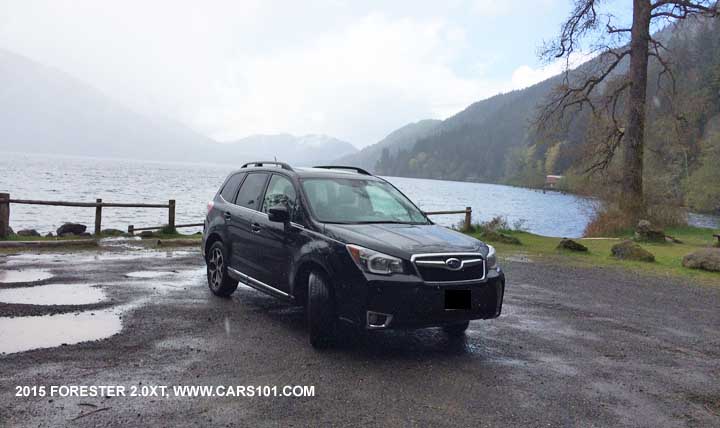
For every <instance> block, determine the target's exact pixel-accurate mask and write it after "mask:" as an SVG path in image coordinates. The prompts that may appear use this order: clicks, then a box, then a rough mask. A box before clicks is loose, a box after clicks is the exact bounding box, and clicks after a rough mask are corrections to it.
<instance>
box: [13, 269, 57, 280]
mask: <svg viewBox="0 0 720 428" xmlns="http://www.w3.org/2000/svg"><path fill="white" fill-rule="evenodd" d="M52 277H53V274H51V273H50V272H48V271H46V270H42V269H23V270H3V271H0V284H12V283H14V282H36V281H42V280H44V279H49V278H52Z"/></svg>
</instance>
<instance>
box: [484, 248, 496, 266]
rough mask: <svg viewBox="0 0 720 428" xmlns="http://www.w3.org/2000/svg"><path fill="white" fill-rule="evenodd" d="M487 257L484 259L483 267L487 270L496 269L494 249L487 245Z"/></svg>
mask: <svg viewBox="0 0 720 428" xmlns="http://www.w3.org/2000/svg"><path fill="white" fill-rule="evenodd" d="M487 247H488V253H487V257H485V265H486V266H487V268H488V269H497V255H496V254H495V247H493V246H492V245H488V246H487Z"/></svg>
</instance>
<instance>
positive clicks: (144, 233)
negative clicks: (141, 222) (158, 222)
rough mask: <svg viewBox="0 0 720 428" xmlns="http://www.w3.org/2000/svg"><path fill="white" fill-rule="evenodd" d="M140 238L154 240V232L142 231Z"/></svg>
mask: <svg viewBox="0 0 720 428" xmlns="http://www.w3.org/2000/svg"><path fill="white" fill-rule="evenodd" d="M140 237H141V238H154V237H155V232H153V231H152V230H143V231H142V232H140Z"/></svg>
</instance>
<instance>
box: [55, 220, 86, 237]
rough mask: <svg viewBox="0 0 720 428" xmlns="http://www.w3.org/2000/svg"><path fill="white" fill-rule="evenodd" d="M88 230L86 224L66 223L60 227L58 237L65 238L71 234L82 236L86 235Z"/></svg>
mask: <svg viewBox="0 0 720 428" xmlns="http://www.w3.org/2000/svg"><path fill="white" fill-rule="evenodd" d="M86 229H87V226H85V225H84V224H78V223H65V224H63V225H62V226H60V227H58V229H57V234H58V236H65V235H69V234H73V235H80V234H82V233H84V232H85V230H86Z"/></svg>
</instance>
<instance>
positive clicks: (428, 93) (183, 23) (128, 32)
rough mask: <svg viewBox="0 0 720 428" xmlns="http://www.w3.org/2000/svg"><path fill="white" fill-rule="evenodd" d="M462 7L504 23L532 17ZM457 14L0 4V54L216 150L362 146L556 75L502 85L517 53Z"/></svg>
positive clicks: (406, 7)
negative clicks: (255, 142)
mask: <svg viewBox="0 0 720 428" xmlns="http://www.w3.org/2000/svg"><path fill="white" fill-rule="evenodd" d="M469 1H473V0H469ZM541 1H542V2H553V1H557V0H541ZM473 4H474V6H475V9H474V11H475V13H477V14H482V15H487V16H490V15H492V14H499V13H503V14H507V12H511V13H512V14H513V16H512V17H511V18H512V19H513V22H515V18H516V17H517V16H519V15H521V14H524V15H528V14H529V13H530V12H529V11H528V7H527V6H522V7H521V9H522V10H519V11H517V10H508V9H507V7H508V6H506V5H508V4H511V3H507V2H500V1H487V0H485V1H480V0H475V1H474V3H473ZM533 4H534V3H533ZM380 7H382V10H381V11H377V10H375V9H373V8H380ZM466 9H468V3H467V2H466V0H462V1H460V0H450V1H449V2H448V3H447V7H439V6H437V3H436V2H416V1H407V2H404V3H403V2H382V3H380V4H367V3H366V2H344V1H338V0H316V1H313V2H289V1H282V0H262V1H261V0H243V1H237V0H216V1H213V2H207V3H202V4H201V3H198V2H193V1H190V0H156V1H152V2H146V1H141V0H126V1H123V2H97V1H96V0H75V1H73V2H72V4H71V5H69V4H68V3H67V2H60V1H54V0H47V1H45V2H27V1H21V0H17V1H13V0H5V1H3V2H0V48H6V49H8V50H11V51H15V52H17V53H19V54H22V55H26V56H28V57H30V58H32V59H35V60H37V61H39V62H41V63H44V64H47V65H50V66H54V67H56V68H59V69H61V70H64V71H66V72H68V73H69V74H72V75H74V76H77V77H78V78H79V79H80V80H83V81H85V82H88V83H90V84H91V85H93V86H95V87H97V88H99V89H100V90H102V91H103V92H105V93H107V94H109V95H110V96H112V97H113V98H115V99H116V100H118V101H120V102H121V103H123V104H125V105H127V106H129V107H130V108H132V109H134V110H137V111H139V112H141V113H145V114H154V115H163V116H168V117H170V118H171V119H175V120H178V121H180V122H183V123H185V124H188V125H190V126H191V127H193V128H194V129H196V130H197V131H199V132H201V133H204V134H207V135H209V136H211V137H214V138H217V139H220V140H230V139H237V138H241V137H244V136H247V135H249V134H254V133H276V132H290V133H295V134H306V133H325V134H329V135H333V136H336V137H339V138H343V139H346V140H348V141H350V142H352V143H353V144H355V145H357V146H363V145H366V144H371V143H374V142H376V141H378V140H379V139H381V138H382V137H384V136H385V135H387V134H388V133H389V132H391V131H392V130H394V129H396V128H398V127H400V126H403V125H405V124H407V123H408V122H414V121H417V120H420V119H425V118H440V119H442V118H446V117H448V116H450V115H452V114H454V113H457V112H458V111H460V110H462V109H463V108H465V107H466V106H467V105H469V104H471V103H473V102H475V101H478V100H480V99H483V98H486V97H489V96H492V95H494V94H496V93H499V92H503V91H508V90H510V89H514V88H520V87H524V86H528V85H530V84H532V83H535V82H537V81H539V80H542V79H543V78H545V77H549V76H550V75H552V74H554V73H557V72H559V71H560V69H559V68H552V66H551V67H549V68H548V67H546V68H533V67H532V66H530V65H525V66H521V67H519V68H517V69H516V70H515V71H514V73H512V78H510V77H509V76H510V73H509V71H510V70H512V68H513V65H511V64H514V61H516V60H517V58H516V57H517V56H518V55H519V54H518V53H517V52H507V49H504V48H503V47H502V46H501V47H497V46H496V45H497V43H492V40H489V41H488V38H487V37H486V36H484V35H483V36H478V34H479V33H478V32H477V31H478V27H476V26H474V25H476V24H477V22H476V21H477V19H471V20H469V21H468V20H467V17H466V16H465V15H466V14H467V10H466ZM516 15H517V16H516ZM508 19H510V18H508ZM492 21H493V22H495V20H492ZM482 28H485V27H482ZM523 43H530V44H531V43H534V42H531V41H528V40H527V39H523ZM491 59H492V60H491Z"/></svg>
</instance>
